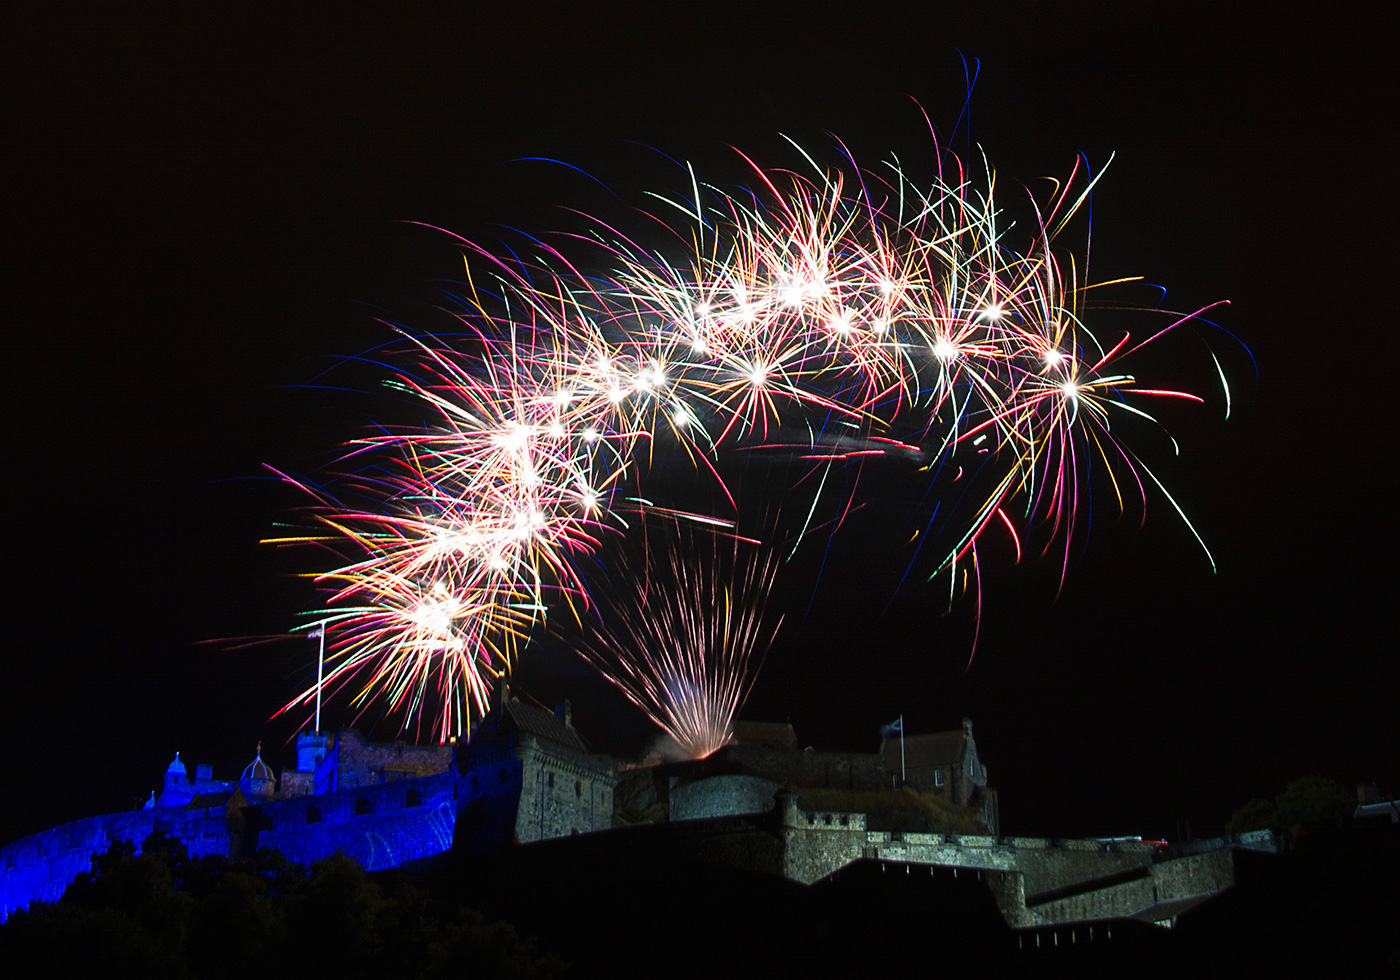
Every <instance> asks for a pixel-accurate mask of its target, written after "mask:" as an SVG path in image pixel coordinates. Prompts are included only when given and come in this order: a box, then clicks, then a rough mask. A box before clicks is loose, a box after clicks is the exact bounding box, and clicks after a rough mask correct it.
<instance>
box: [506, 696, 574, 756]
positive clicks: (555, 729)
mask: <svg viewBox="0 0 1400 980" xmlns="http://www.w3.org/2000/svg"><path fill="white" fill-rule="evenodd" d="M502 707H503V708H504V711H503V712H502V717H501V718H500V719H499V720H498V722H497V725H496V731H517V732H523V733H525V734H527V735H534V736H535V737H536V738H542V739H544V740H545V741H547V742H553V743H554V744H555V745H562V746H564V747H565V748H569V749H573V750H574V751H575V752H582V753H584V754H587V753H588V744H587V743H586V742H584V740H583V736H582V735H580V734H579V733H578V732H577V731H576V730H575V729H574V727H573V726H572V725H566V724H564V719H562V718H560V717H559V716H558V715H556V714H555V713H554V712H552V711H549V710H547V709H545V708H540V707H537V706H535V705H533V704H529V703H528V702H525V701H521V700H520V699H519V698H515V697H513V698H511V699H510V700H508V701H506V703H505V704H504V705H503V706H502Z"/></svg>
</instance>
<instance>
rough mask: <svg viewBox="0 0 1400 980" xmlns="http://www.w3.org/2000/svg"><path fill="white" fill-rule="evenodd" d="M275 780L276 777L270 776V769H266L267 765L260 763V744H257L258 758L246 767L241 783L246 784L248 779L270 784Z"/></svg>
mask: <svg viewBox="0 0 1400 980" xmlns="http://www.w3.org/2000/svg"><path fill="white" fill-rule="evenodd" d="M276 778H277V777H276V776H274V775H273V774H272V769H271V768H269V767H268V764H267V763H266V762H263V761H262V743H261V742H259V743H258V757H257V758H256V759H254V760H253V761H252V762H251V763H250V764H249V765H248V768H247V769H244V770H243V778H242V780H241V781H242V782H245V783H246V782H248V780H250V779H265V780H267V781H268V782H272V781H273V780H274V779H276Z"/></svg>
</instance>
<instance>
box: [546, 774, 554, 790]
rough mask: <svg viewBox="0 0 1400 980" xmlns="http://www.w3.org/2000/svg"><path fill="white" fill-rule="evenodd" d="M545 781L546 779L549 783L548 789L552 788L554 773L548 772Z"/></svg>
mask: <svg viewBox="0 0 1400 980" xmlns="http://www.w3.org/2000/svg"><path fill="white" fill-rule="evenodd" d="M547 781H548V783H549V788H550V789H553V788H554V773H550V774H549V779H548V780H547Z"/></svg>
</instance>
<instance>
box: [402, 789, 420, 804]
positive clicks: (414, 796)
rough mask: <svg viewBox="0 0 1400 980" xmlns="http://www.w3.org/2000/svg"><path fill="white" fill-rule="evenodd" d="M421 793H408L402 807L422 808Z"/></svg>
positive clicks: (413, 791) (414, 790)
mask: <svg viewBox="0 0 1400 980" xmlns="http://www.w3.org/2000/svg"><path fill="white" fill-rule="evenodd" d="M422 805H423V791H422V790H421V789H411V790H409V791H408V798H407V799H406V800H405V801H404V806H422Z"/></svg>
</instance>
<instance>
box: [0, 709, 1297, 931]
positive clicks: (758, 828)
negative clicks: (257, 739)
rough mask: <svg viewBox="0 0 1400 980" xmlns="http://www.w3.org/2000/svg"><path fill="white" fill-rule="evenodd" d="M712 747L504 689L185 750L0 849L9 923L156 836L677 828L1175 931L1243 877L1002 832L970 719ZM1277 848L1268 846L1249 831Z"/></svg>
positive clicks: (385, 847) (1013, 902)
mask: <svg viewBox="0 0 1400 980" xmlns="http://www.w3.org/2000/svg"><path fill="white" fill-rule="evenodd" d="M734 735H735V737H734V739H733V740H732V742H731V743H730V744H729V745H727V746H725V747H724V748H722V749H720V750H719V751H718V752H716V753H714V754H713V755H711V756H709V757H708V758H706V759H702V760H694V761H688V762H680V763H663V762H660V761H659V760H647V761H645V762H640V763H626V762H623V763H619V761H618V760H617V759H615V758H613V757H612V756H609V755H606V754H602V753H596V752H593V751H591V750H590V748H589V746H588V744H587V742H586V741H585V740H584V739H583V737H582V736H581V735H580V734H579V732H578V731H577V730H576V729H575V728H574V726H573V719H572V712H571V708H570V705H569V702H567V701H564V702H561V703H560V705H559V706H558V707H557V708H556V709H555V710H554V711H552V712H551V711H549V710H548V709H546V708H543V707H541V706H539V705H537V704H533V703H530V702H529V701H527V700H523V699H521V698H519V697H511V696H505V697H503V698H501V699H499V700H498V701H497V703H496V704H495V705H494V707H493V708H492V710H491V712H490V713H489V714H488V715H487V716H486V718H485V719H483V721H482V723H481V725H480V727H479V728H478V730H477V731H476V732H475V733H474V734H473V737H472V738H471V740H470V741H469V742H466V743H449V744H444V745H434V746H414V745H409V744H406V743H404V742H393V743H374V742H369V741H366V740H364V739H363V738H362V737H361V736H360V735H359V734H358V733H357V732H355V731H354V730H351V729H341V730H340V731H338V732H336V733H334V734H332V735H328V734H320V733H312V732H308V733H302V734H301V735H299V736H298V737H297V740H296V754H295V768H294V769H288V770H284V771H283V772H282V773H281V774H280V779H279V777H278V776H277V774H275V773H274V772H273V770H272V769H271V768H270V767H269V766H268V765H267V764H266V763H265V762H264V761H263V759H262V753H261V750H259V751H258V753H257V755H256V757H255V758H254V760H253V761H252V762H251V763H250V764H249V765H248V766H247V768H245V769H244V771H243V773H242V775H241V776H240V778H239V779H238V780H237V781H233V782H223V781H219V780H216V779H215V778H214V776H213V772H212V770H211V768H210V767H209V766H205V765H199V766H196V769H195V776H194V778H193V779H191V778H190V776H189V772H188V769H187V767H186V766H185V764H184V763H183V762H182V761H181V760H180V757H179V754H178V753H177V754H176V756H175V759H174V761H173V762H171V763H170V765H169V767H168V768H167V770H166V773H165V779H164V784H163V787H162V789H161V792H160V794H159V796H157V795H156V794H155V793H152V795H151V798H150V799H149V800H148V801H147V802H146V805H145V807H144V808H143V809H141V810H136V811H133V812H128V813H115V814H108V815H105V816H99V817H89V818H86V819H83V820H77V821H73V822H72V823H67V824H64V825H62V826H59V827H56V828H53V829H52V830H49V831H46V832H43V833H39V834H35V835H33V836H30V837H26V838H24V839H22V840H18V841H15V842H13V843H10V844H8V845H6V846H5V847H4V848H3V849H0V920H3V918H4V917H7V916H8V915H9V914H10V913H11V912H13V911H15V910H16V909H21V908H24V907H26V906H27V905H28V904H29V903H31V902H34V901H55V900H57V899H58V898H59V897H61V895H62V894H63V891H64V889H65V888H66V887H67V885H68V883H69V882H70V881H72V879H73V877H74V876H75V875H76V874H78V873H79V872H83V871H87V870H88V869H89V864H90V859H91V857H92V856H93V855H94V854H96V853H99V852H101V851H104V850H106V848H107V847H108V845H109V844H110V843H111V842H112V841H115V840H123V839H124V840H129V841H133V842H135V843H138V844H139V843H140V842H141V841H142V840H144V839H145V838H146V837H147V836H149V835H150V834H151V833H154V832H160V833H164V834H167V835H170V836H173V837H177V838H179V839H180V840H181V841H182V842H183V843H184V844H185V846H186V847H187V848H188V850H189V853H190V855H191V856H193V857H199V856H203V855H209V854H217V855H223V856H227V857H230V858H241V857H247V856H251V855H252V854H253V853H254V852H255V851H256V850H258V849H260V848H273V849H276V850H278V851H280V852H282V853H283V854H284V855H286V856H287V857H288V858H289V859H291V860H293V861H298V862H302V863H309V862H312V861H316V860H318V859H320V858H323V857H328V856H330V855H332V854H335V853H342V854H345V855H347V856H349V857H352V858H354V859H355V860H356V861H358V862H359V863H360V864H361V865H363V866H364V867H365V869H366V870H369V871H377V870H383V869H387V868H395V867H401V866H404V865H407V864H410V863H412V862H415V861H420V860H422V859H426V858H431V857H434V856H435V855H439V854H442V853H444V852H447V851H449V850H459V851H466V852H478V851H485V850H490V849H495V848H500V847H504V846H508V845H511V844H529V843H532V842H535V841H541V840H545V839H550V838H561V837H570V836H573V835H578V834H594V833H598V832H600V831H612V832H613V833H615V834H622V835H626V834H627V833H629V829H628V828H635V827H638V826H639V825H654V824H665V825H667V826H668V828H669V832H670V834H671V836H672V838H673V840H674V841H675V842H676V844H677V846H680V847H681V848H682V849H683V850H685V851H686V853H690V854H693V855H694V856H695V857H697V858H699V859H701V860H708V861H715V862H719V863H721V864H725V865H729V866H733V867H741V868H747V869H750V870H756V871H763V872H767V873H770V874H775V875H781V876H783V877H786V878H788V879H791V880H794V881H797V882H801V883H804V884H811V883H814V882H817V881H819V880H821V879H823V878H825V877H827V876H829V875H831V874H833V873H835V872H836V871H838V870H840V869H841V868H843V867H845V866H847V865H849V864H851V863H852V862H855V861H859V860H862V859H873V860H878V861H881V862H897V863H900V864H903V865H904V866H905V867H906V868H914V867H927V868H933V867H951V868H954V869H966V870H967V871H969V872H972V873H976V874H977V875H978V877H979V878H983V880H985V881H986V883H987V885H988V887H989V888H991V889H992V892H993V894H994V896H995V897H996V899H997V902H998V905H999V906H1000V908H1001V910H1002V914H1003V917H1004V918H1005V919H1006V921H1007V922H1008V924H1010V925H1011V926H1013V927H1016V928H1028V927H1036V926H1043V925H1056V924H1065V923H1079V922H1092V921H1096V920H1102V919H1114V918H1127V917H1132V918H1137V919H1139V920H1141V921H1145V922H1155V923H1158V924H1164V925H1169V924H1171V922H1172V921H1174V918H1175V916H1176V915H1178V914H1179V913H1180V912H1182V911H1184V910H1186V909H1189V908H1190V907H1192V906H1193V905H1195V904H1198V903H1199V902H1201V901H1204V900H1205V899H1207V898H1209V897H1211V896H1212V895H1214V894H1217V893H1219V892H1220V891H1221V890H1223V889H1224V888H1226V887H1229V885H1230V884H1231V883H1232V881H1233V864H1232V850H1231V849H1230V848H1228V847H1226V848H1216V849H1210V850H1204V851H1200V852H1198V853H1193V854H1189V855H1185V856H1181V857H1177V858H1175V859H1171V860H1164V855H1162V854H1161V853H1160V848H1159V847H1156V846H1154V845H1153V844H1152V843H1150V842H1141V841H1137V840H1114V841H1103V840H1087V841H1069V840H1064V841H1052V840H1045V839H1039V838H1022V837H1012V838H1007V837H1002V836H1000V826H999V822H1000V818H999V813H998V807H997V795H996V792H995V791H994V790H993V789H991V788H990V787H989V786H988V783H987V770H986V767H985V766H984V765H983V764H982V761H981V759H980V757H979V756H978V753H977V746H976V741H975V740H974V738H973V734H972V723H971V722H970V721H967V720H964V722H963V725H962V727H961V729H958V730H954V731H949V732H938V733H932V734H925V735H914V736H910V737H907V738H905V737H904V736H903V733H901V734H900V736H899V737H898V738H888V737H887V738H886V739H885V741H884V743H883V745H882V746H881V749H880V750H879V751H878V752H874V753H856V752H830V751H820V750H814V749H812V748H810V747H808V748H805V749H803V748H799V747H798V741H797V737H796V734H795V733H794V731H793V729H792V727H791V726H790V725H786V724H773V723H746V722H739V723H738V724H736V726H735V733H734ZM1235 844H1236V846H1240V845H1241V844H1242V845H1243V846H1253V847H1256V848H1268V847H1269V846H1271V842H1270V841H1268V840H1265V839H1263V838H1262V837H1261V838H1260V840H1258V841H1252V840H1251V841H1243V842H1235Z"/></svg>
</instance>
